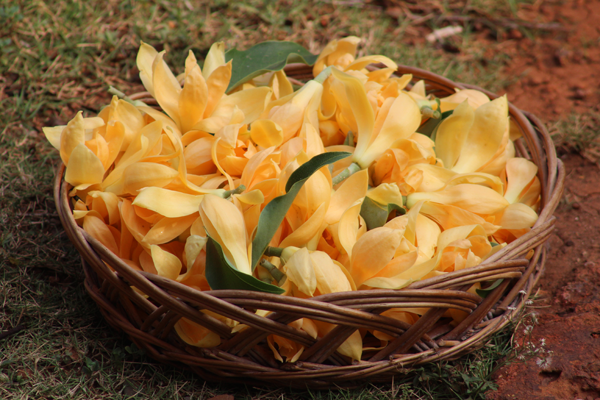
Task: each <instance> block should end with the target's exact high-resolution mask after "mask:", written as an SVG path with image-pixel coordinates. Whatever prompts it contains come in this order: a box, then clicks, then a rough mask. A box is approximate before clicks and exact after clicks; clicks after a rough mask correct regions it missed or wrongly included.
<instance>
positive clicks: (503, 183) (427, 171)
mask: <svg viewBox="0 0 600 400" xmlns="http://www.w3.org/2000/svg"><path fill="white" fill-rule="evenodd" d="M358 43H359V39H358V38H355V37H349V38H345V39H341V40H337V41H332V42H331V43H329V44H328V45H327V46H326V47H325V49H324V50H323V52H322V53H321V54H320V55H319V57H318V59H317V60H316V62H315V63H314V66H313V74H314V77H315V79H313V80H311V81H309V82H307V83H306V84H304V85H303V86H302V87H300V88H299V89H297V90H294V89H295V87H294V85H293V84H292V83H291V82H290V80H289V79H288V78H287V77H286V74H285V73H284V72H283V70H279V71H276V72H270V73H266V74H262V75H260V76H256V77H254V78H252V79H249V80H246V81H245V82H244V83H241V84H240V85H239V86H237V87H235V88H229V89H228V86H229V84H230V79H231V76H232V68H235V67H236V66H235V65H232V62H231V61H229V62H226V53H225V49H224V45H223V44H222V43H216V44H214V45H213V46H212V47H211V49H210V51H209V53H208V55H207V57H206V61H205V63H204V66H203V68H200V66H199V65H198V63H197V61H196V58H195V57H194V55H193V53H192V52H191V51H190V53H189V56H188V57H187V59H186V61H185V72H184V73H183V74H181V75H179V76H175V75H174V74H173V72H172V71H171V70H170V69H169V67H168V65H167V64H166V62H165V61H164V52H160V53H159V52H157V51H156V50H155V49H154V48H153V47H151V46H149V45H148V44H145V43H142V45H141V47H140V49H139V53H138V56H137V66H138V68H139V71H140V78H141V80H142V82H143V84H144V86H145V88H146V90H147V91H148V92H149V96H152V97H153V98H154V99H155V100H156V102H157V104H158V105H159V106H160V110H158V109H157V108H153V107H150V106H148V105H146V104H144V103H142V102H139V101H132V100H131V99H129V98H126V97H125V98H121V99H120V98H118V97H117V96H115V97H113V99H112V101H111V103H110V104H109V105H108V106H106V107H104V108H103V109H102V111H101V112H100V113H99V115H98V116H97V117H91V118H84V117H83V116H82V114H81V112H80V113H78V114H77V115H76V116H75V118H73V119H72V120H71V121H70V122H69V123H68V124H67V125H66V126H57V127H51V128H45V129H44V133H45V135H46V137H47V139H48V140H49V141H50V143H51V144H52V145H53V146H54V147H55V148H56V149H58V150H59V151H60V156H61V158H62V161H63V163H64V164H65V165H66V172H65V180H66V181H67V182H68V183H69V184H70V185H72V186H73V189H72V190H71V192H70V198H71V201H72V204H73V216H74V218H75V220H76V221H77V222H78V224H79V225H80V226H82V227H83V229H84V230H85V231H86V232H87V233H88V234H89V235H90V236H92V237H94V238H95V239H97V240H98V241H100V242H101V243H102V244H104V246H106V247H107V248H108V249H109V250H110V251H112V252H113V253H114V254H115V255H117V256H118V257H120V258H121V260H123V262H124V263H126V264H127V265H129V266H130V267H131V268H134V269H136V270H139V271H142V270H143V271H146V272H150V273H154V274H158V275H160V276H163V277H166V278H168V279H172V280H175V281H177V282H179V283H181V284H183V285H187V286H189V287H192V288H194V289H197V290H201V291H206V290H210V289H246V290H258V291H264V292H270V293H280V294H281V295H283V296H296V297H300V298H310V297H314V296H319V295H322V294H328V293H334V292H340V291H353V290H364V289H375V288H385V289H399V288H402V287H405V286H407V285H409V284H410V283H411V282H414V281H416V280H421V279H426V278H429V277H434V276H437V275H440V274H444V273H447V272H451V271H456V270H460V269H463V268H469V267H473V266H475V265H477V264H479V263H480V262H482V261H483V260H485V259H486V258H488V257H490V256H491V255H492V254H493V253H494V252H495V251H497V250H498V249H501V248H502V247H503V246H505V245H506V243H510V242H511V241H512V240H514V239H515V238H518V237H520V236H522V235H523V234H525V233H526V232H528V231H529V230H530V228H531V227H532V226H533V224H534V223H535V221H536V220H537V213H536V211H537V208H538V207H539V201H540V182H539V180H538V178H537V177H536V174H537V167H536V165H535V164H533V163H532V162H530V161H528V160H526V159H523V158H518V157H515V148H514V145H513V142H512V140H511V136H510V135H511V131H512V129H511V123H510V121H509V116H508V103H507V99H506V97H505V96H504V97H499V98H497V99H495V100H493V101H490V100H489V98H488V97H487V96H486V95H485V94H483V93H481V92H479V91H475V90H460V91H458V90H457V91H456V93H455V94H453V95H451V96H449V97H446V98H441V99H438V98H435V97H433V96H431V95H427V93H426V92H425V85H424V82H422V81H420V82H418V83H416V84H415V85H413V86H412V88H411V89H410V90H407V85H408V84H409V83H410V81H411V79H412V76H410V75H404V76H396V75H394V74H393V73H394V71H395V70H396V69H397V65H396V64H395V63H394V62H393V61H392V60H390V59H389V58H387V57H384V56H366V57H361V58H356V50H357V45H358ZM374 63H383V64H384V65H385V68H381V69H376V70H372V71H371V70H369V69H367V68H366V67H367V66H368V65H370V64H374ZM296 87H297V86H296ZM472 290H475V287H474V288H473V289H472ZM425 311H426V310H421V309H392V310H389V311H386V312H385V313H384V314H383V315H387V316H389V317H392V318H397V319H399V320H402V321H405V322H408V323H414V322H415V321H416V320H417V319H418V318H419V315H421V314H422V313H423V312H425ZM207 313H209V312H207ZM258 313H259V314H261V315H266V314H268V313H267V312H263V311H260V310H259V311H258ZM209 314H211V315H212V316H213V317H215V318H218V319H220V320H221V321H224V322H225V323H227V324H229V325H230V326H231V327H232V329H233V330H235V331H239V330H243V329H244V326H242V325H238V324H237V323H236V322H235V321H232V320H229V319H228V318H225V317H222V316H219V315H214V314H212V313H209ZM449 316H451V317H453V318H454V319H455V320H460V319H461V318H464V313H462V312H459V311H455V312H451V313H450V315H449ZM290 325H292V326H293V327H295V328H296V329H300V330H303V331H305V332H307V333H308V334H310V335H311V336H313V337H315V338H317V337H323V336H324V335H326V334H327V333H328V332H329V331H330V330H331V329H332V328H333V327H334V326H333V325H332V324H328V323H325V322H322V321H316V320H311V319H308V318H302V319H299V320H297V321H295V322H294V323H292V324H290ZM175 329H176V330H177V332H178V334H179V336H180V337H181V339H182V340H184V341H185V342H187V343H189V344H191V345H195V346H200V347H212V346H217V345H218V344H219V343H220V338H219V336H218V335H217V334H215V333H213V332H211V331H209V330H207V329H206V328H204V327H202V326H200V325H197V324H195V323H193V322H191V321H189V320H186V319H185V318H184V319H181V320H180V321H179V322H178V323H177V324H176V326H175ZM240 334H241V333H240ZM365 334H366V332H362V333H361V332H360V331H357V332H355V333H354V334H353V335H352V336H350V337H349V338H348V339H347V340H346V341H345V342H344V343H343V344H342V345H341V346H340V348H339V349H338V351H339V352H340V353H341V354H344V355H346V356H349V357H352V358H353V359H355V360H360V357H361V352H362V349H363V346H362V336H364V335H365ZM370 334H372V335H374V336H375V337H376V338H378V339H380V340H381V342H382V344H385V343H386V342H387V341H389V340H391V337H389V336H388V335H386V334H383V333H381V332H377V331H373V332H370ZM268 344H269V346H270V347H271V349H272V350H273V352H274V355H275V358H277V359H278V360H280V361H283V360H284V359H285V360H287V361H295V360H297V359H298V357H299V356H300V354H301V353H302V351H303V347H302V346H300V345H299V344H297V343H294V342H292V341H289V340H287V339H285V338H281V337H277V336H273V335H272V336H270V337H269V338H268Z"/></svg>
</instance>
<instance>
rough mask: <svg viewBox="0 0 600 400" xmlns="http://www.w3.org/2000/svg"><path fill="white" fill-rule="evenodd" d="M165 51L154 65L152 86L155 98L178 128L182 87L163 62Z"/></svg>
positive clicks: (158, 56)
mask: <svg viewBox="0 0 600 400" xmlns="http://www.w3.org/2000/svg"><path fill="white" fill-rule="evenodd" d="M164 55H165V52H164V51H161V52H160V53H158V55H157V56H156V58H155V59H154V62H153V64H152V84H153V86H154V98H156V101H158V104H160V106H161V108H162V109H163V110H164V111H165V112H166V113H167V114H168V115H169V117H171V119H172V120H173V121H175V123H176V124H177V125H178V126H181V125H180V124H181V121H180V120H179V94H180V93H181V85H179V82H178V81H177V78H175V75H173V72H171V70H170V69H169V67H168V66H167V63H166V62H165V61H164V60H163V57H164Z"/></svg>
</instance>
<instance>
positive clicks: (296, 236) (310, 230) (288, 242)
mask: <svg viewBox="0 0 600 400" xmlns="http://www.w3.org/2000/svg"><path fill="white" fill-rule="evenodd" d="M326 210H327V208H326V205H325V204H321V205H320V206H319V208H317V210H316V211H315V212H314V213H313V214H312V215H311V216H310V218H309V219H308V220H307V221H306V222H304V223H303V224H302V225H300V227H299V228H297V229H296V230H294V232H292V233H291V234H290V235H288V236H287V237H286V238H285V239H283V241H282V242H281V243H279V247H288V246H296V247H300V246H304V245H306V244H307V243H308V242H309V241H310V240H311V239H312V238H313V237H314V236H315V235H316V234H317V232H318V231H319V228H321V226H322V224H323V218H324V217H325V212H326Z"/></svg>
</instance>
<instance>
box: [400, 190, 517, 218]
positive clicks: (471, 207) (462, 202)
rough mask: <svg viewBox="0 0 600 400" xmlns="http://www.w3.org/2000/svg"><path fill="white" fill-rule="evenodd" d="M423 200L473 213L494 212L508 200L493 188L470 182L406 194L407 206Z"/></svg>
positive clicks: (501, 208)
mask: <svg viewBox="0 0 600 400" xmlns="http://www.w3.org/2000/svg"><path fill="white" fill-rule="evenodd" d="M421 200H425V201H431V202H434V203H441V204H447V205H453V206H456V207H460V208H462V209H465V210H467V211H471V212H473V213H475V214H480V215H485V214H495V213H497V212H498V211H500V210H503V209H504V208H505V207H506V206H508V204H509V203H508V201H506V199H505V198H504V197H502V196H500V195H499V194H498V193H497V192H495V191H494V190H492V189H490V188H487V187H484V186H479V185H471V184H461V185H456V186H452V187H449V188H446V189H444V190H441V191H439V192H428V193H425V192H419V193H413V194H410V195H409V196H408V199H407V202H406V205H407V206H408V208H411V207H412V206H414V205H415V204H416V203H417V202H419V201H421Z"/></svg>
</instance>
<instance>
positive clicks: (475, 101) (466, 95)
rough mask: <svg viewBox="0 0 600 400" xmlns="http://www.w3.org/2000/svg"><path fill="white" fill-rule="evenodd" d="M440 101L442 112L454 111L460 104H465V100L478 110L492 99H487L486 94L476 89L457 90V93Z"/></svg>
mask: <svg viewBox="0 0 600 400" xmlns="http://www.w3.org/2000/svg"><path fill="white" fill-rule="evenodd" d="M440 100H441V101H440V103H441V111H442V112H445V111H450V110H454V109H455V108H456V107H457V106H458V105H459V104H461V103H463V102H464V101H465V100H466V101H467V102H468V103H469V105H470V106H471V107H473V109H477V108H479V107H480V106H482V105H484V104H485V103H489V102H490V98H489V97H487V95H486V94H485V93H482V92H480V91H479V90H474V89H464V90H458V89H456V93H454V94H453V95H450V96H448V97H444V98H443V99H440Z"/></svg>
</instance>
